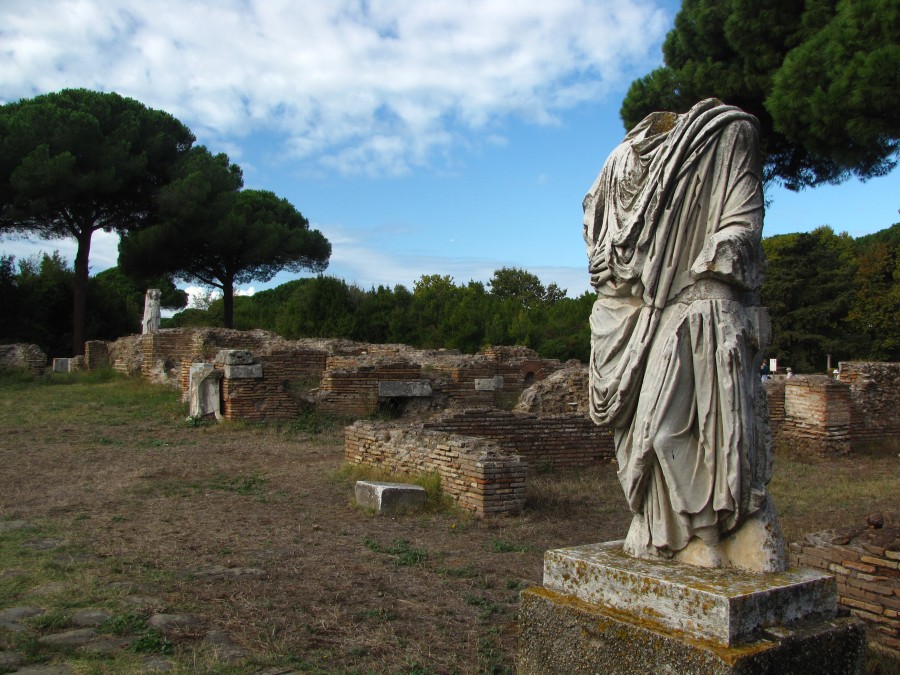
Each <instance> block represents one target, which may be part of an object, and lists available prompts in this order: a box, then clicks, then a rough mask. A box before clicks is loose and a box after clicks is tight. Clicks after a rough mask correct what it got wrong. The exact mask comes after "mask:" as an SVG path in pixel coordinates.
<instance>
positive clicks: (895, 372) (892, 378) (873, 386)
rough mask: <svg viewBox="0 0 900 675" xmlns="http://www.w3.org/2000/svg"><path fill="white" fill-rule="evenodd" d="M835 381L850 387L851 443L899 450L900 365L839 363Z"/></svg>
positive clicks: (861, 362)
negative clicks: (880, 444)
mask: <svg viewBox="0 0 900 675" xmlns="http://www.w3.org/2000/svg"><path fill="white" fill-rule="evenodd" d="M838 380H839V381H840V382H842V383H844V384H846V385H848V386H849V387H850V437H851V439H852V440H853V442H854V443H864V442H871V441H874V442H885V441H892V442H893V443H894V445H895V446H898V447H900V363H873V362H869V361H849V362H841V364H840V368H839V371H838Z"/></svg>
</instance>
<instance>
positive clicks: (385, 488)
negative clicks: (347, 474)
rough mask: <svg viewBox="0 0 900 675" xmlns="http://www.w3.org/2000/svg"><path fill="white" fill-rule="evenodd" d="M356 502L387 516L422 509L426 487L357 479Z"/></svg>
mask: <svg viewBox="0 0 900 675" xmlns="http://www.w3.org/2000/svg"><path fill="white" fill-rule="evenodd" d="M356 503H357V504H359V505H360V506H362V507H364V508H367V509H373V510H374V511H375V512H376V513H381V514H384V515H386V516H391V515H395V514H402V513H412V512H415V511H421V510H422V508H423V507H424V506H425V488H423V487H420V486H418V485H411V484H409V483H378V482H375V481H368V480H360V481H356Z"/></svg>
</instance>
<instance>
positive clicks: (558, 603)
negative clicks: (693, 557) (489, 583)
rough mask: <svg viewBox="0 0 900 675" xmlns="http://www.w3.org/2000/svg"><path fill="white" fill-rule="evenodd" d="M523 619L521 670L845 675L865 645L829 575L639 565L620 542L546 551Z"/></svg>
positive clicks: (525, 599)
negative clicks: (841, 613)
mask: <svg viewBox="0 0 900 675" xmlns="http://www.w3.org/2000/svg"><path fill="white" fill-rule="evenodd" d="M520 622H521V636H520V643H519V655H518V672H519V673H609V674H622V675H625V674H632V673H635V674H637V673H640V674H641V675H643V674H645V673H668V674H676V673H678V674H680V673H684V674H688V673H690V674H694V673H698V674H699V673H703V674H706V673H710V674H716V675H718V674H722V675H725V674H728V675H737V674H741V675H745V674H748V675H749V674H757V673H760V674H761V673H772V674H775V673H795V674H805V673H809V674H811V675H812V674H815V675H830V674H834V675H837V674H839V673H840V674H841V675H843V674H846V673H857V672H861V669H862V664H863V656H864V648H865V627H864V626H863V624H862V622H860V621H858V620H857V619H852V618H849V617H846V618H845V617H837V590H836V586H835V582H834V579H833V578H832V577H830V576H828V575H825V574H821V573H819V572H814V571H812V570H805V569H796V568H792V569H789V570H787V571H786V572H780V573H772V574H754V573H750V572H743V571H740V570H734V569H705V568H700V567H694V566H690V565H684V564H681V563H676V562H672V561H668V560H660V561H650V560H640V559H636V558H633V557H631V556H629V555H628V554H626V553H625V552H624V551H623V550H622V542H607V543H604V544H590V545H586V546H578V547H573V548H566V549H558V550H555V551H548V552H547V553H546V554H545V556H544V586H543V587H542V588H531V589H528V590H526V591H524V592H523V593H522V606H521V609H520Z"/></svg>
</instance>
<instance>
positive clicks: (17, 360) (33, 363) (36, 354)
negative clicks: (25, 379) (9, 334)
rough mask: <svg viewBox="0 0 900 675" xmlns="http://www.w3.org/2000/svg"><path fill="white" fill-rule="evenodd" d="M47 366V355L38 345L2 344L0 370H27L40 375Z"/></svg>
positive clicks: (0, 347)
mask: <svg viewBox="0 0 900 675" xmlns="http://www.w3.org/2000/svg"><path fill="white" fill-rule="evenodd" d="M46 368H47V355H46V354H45V353H44V352H43V350H41V348H40V347H38V346H37V345H32V344H27V343H23V342H19V343H16V344H11V345H0V370H25V371H28V372H30V373H35V374H37V375H40V374H42V373H43V372H44V370H45V369H46Z"/></svg>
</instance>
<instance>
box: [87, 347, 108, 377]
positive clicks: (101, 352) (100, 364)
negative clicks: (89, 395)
mask: <svg viewBox="0 0 900 675" xmlns="http://www.w3.org/2000/svg"><path fill="white" fill-rule="evenodd" d="M109 366H110V361H109V343H108V342H104V341H103V340H88V341H87V342H85V343H84V367H85V368H87V369H88V370H98V369H100V368H109Z"/></svg>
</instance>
